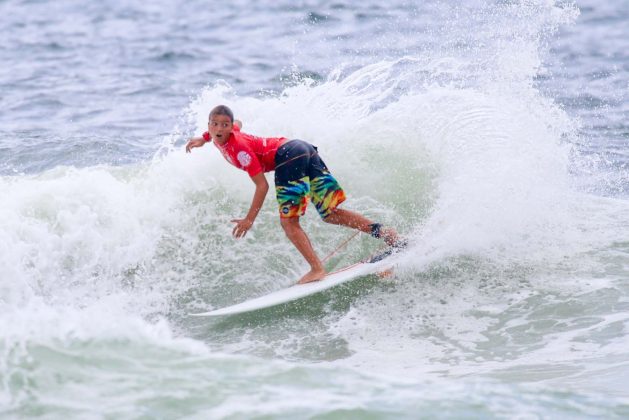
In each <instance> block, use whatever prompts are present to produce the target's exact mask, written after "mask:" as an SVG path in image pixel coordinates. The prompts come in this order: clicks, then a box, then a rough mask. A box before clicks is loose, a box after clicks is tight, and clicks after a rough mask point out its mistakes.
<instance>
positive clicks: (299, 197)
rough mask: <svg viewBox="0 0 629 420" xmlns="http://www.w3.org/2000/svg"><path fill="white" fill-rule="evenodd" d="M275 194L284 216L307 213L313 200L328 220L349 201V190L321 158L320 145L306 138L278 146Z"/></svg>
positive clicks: (297, 215)
mask: <svg viewBox="0 0 629 420" xmlns="http://www.w3.org/2000/svg"><path fill="white" fill-rule="evenodd" d="M275 194H276V196H277V202H278V204H279V206H280V217H282V218H288V217H299V216H303V215H304V214H305V213H306V207H307V206H308V201H310V200H312V203H313V204H314V205H315V207H316V208H317V211H318V212H319V215H320V216H321V218H322V219H325V218H326V217H328V216H329V215H330V213H332V211H333V210H334V209H335V208H336V207H337V206H338V205H339V204H341V203H342V202H343V201H345V192H344V191H343V189H342V188H341V186H340V185H339V183H338V182H337V181H336V179H335V178H334V177H333V176H332V174H331V173H330V171H328V168H327V166H325V163H324V162H323V160H321V158H320V157H319V153H318V152H317V148H316V147H314V146H313V145H312V144H310V143H307V142H305V141H303V140H290V141H288V142H286V143H284V144H283V145H282V146H281V147H280V148H279V149H277V152H276V153H275Z"/></svg>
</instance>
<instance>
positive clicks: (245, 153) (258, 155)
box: [203, 125, 286, 176]
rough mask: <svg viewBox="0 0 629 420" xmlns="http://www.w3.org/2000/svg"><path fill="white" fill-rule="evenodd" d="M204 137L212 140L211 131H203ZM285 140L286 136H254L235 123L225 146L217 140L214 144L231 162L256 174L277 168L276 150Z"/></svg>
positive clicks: (250, 173)
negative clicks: (244, 131) (242, 130)
mask: <svg viewBox="0 0 629 420" xmlns="http://www.w3.org/2000/svg"><path fill="white" fill-rule="evenodd" d="M203 138H204V139H205V141H210V133H208V132H207V131H206V132H205V133H203ZM285 141H286V138H285V137H257V136H252V135H251V134H246V133H243V132H241V131H240V128H238V126H237V125H234V128H233V130H232V132H231V134H230V135H229V139H227V142H226V143H225V144H224V145H223V146H220V145H219V144H218V143H216V142H214V145H215V146H216V147H217V149H218V150H219V151H220V152H221V153H222V155H223V157H225V159H227V161H228V162H229V163H231V164H232V165H234V166H235V167H236V168H238V169H242V170H243V171H246V172H247V173H248V174H249V176H255V175H258V174H259V173H260V172H269V171H272V170H274V169H275V152H277V149H278V148H279V147H280V146H281V145H282V143H284V142H285Z"/></svg>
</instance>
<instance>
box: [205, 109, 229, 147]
mask: <svg viewBox="0 0 629 420" xmlns="http://www.w3.org/2000/svg"><path fill="white" fill-rule="evenodd" d="M207 127H208V132H209V133H210V136H212V140H214V141H215V142H217V143H218V144H221V145H222V144H225V142H226V141H227V140H228V139H229V135H230V134H231V132H232V129H233V128H234V113H233V112H232V110H231V109H229V108H228V107H226V106H225V105H219V106H217V107H215V108H214V109H212V111H210V116H209V121H208V124H207Z"/></svg>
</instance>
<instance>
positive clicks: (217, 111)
mask: <svg viewBox="0 0 629 420" xmlns="http://www.w3.org/2000/svg"><path fill="white" fill-rule="evenodd" d="M215 115H227V116H228V117H229V119H230V120H231V121H232V123H233V122H234V113H233V112H232V110H231V109H229V107H227V106H225V105H219V106H215V107H214V109H212V110H211V111H210V115H209V116H208V120H211V119H212V117H213V116H215Z"/></svg>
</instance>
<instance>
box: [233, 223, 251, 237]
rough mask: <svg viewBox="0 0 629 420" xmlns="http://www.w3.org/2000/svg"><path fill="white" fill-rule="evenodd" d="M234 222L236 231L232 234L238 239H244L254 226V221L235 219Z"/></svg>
mask: <svg viewBox="0 0 629 420" xmlns="http://www.w3.org/2000/svg"><path fill="white" fill-rule="evenodd" d="M232 222H234V223H236V226H234V230H233V231H232V234H233V235H234V236H235V237H236V238H242V237H244V236H245V235H246V234H247V231H248V230H249V229H251V226H253V220H249V219H234V220H232Z"/></svg>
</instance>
